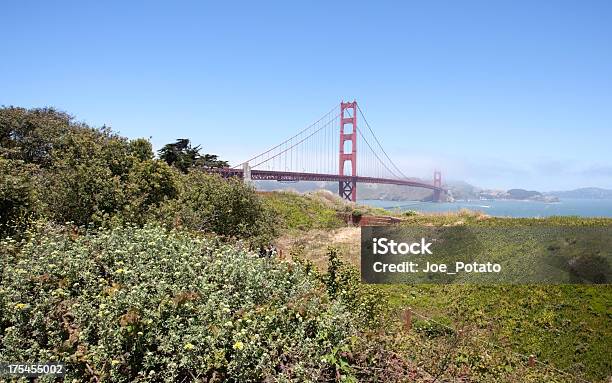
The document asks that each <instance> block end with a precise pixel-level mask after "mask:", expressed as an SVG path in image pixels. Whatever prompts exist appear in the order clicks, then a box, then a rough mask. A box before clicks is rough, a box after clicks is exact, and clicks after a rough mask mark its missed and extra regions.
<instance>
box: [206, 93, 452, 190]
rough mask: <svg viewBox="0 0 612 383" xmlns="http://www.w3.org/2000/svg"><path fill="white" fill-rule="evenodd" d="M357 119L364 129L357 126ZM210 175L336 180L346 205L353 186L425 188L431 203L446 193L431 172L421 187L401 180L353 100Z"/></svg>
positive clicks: (437, 175)
mask: <svg viewBox="0 0 612 383" xmlns="http://www.w3.org/2000/svg"><path fill="white" fill-rule="evenodd" d="M358 115H359V116H360V121H361V120H363V123H364V125H365V127H366V129H360V128H359V127H358V125H357V121H358V119H357V116H358ZM358 148H359V152H358V150H357V149H358ZM357 153H359V161H358V158H357ZM211 171H215V172H219V173H221V174H222V175H223V176H225V177H231V176H236V177H241V178H243V179H245V181H250V180H267V181H270V180H272V181H280V182H298V181H331V182H338V193H339V194H340V196H341V197H342V198H345V199H347V200H349V201H357V183H371V184H390V185H404V186H410V187H419V188H426V189H431V190H432V196H431V200H432V201H434V202H439V201H441V200H442V198H443V195H445V194H446V193H447V191H446V190H445V189H443V188H442V174H441V172H440V171H437V170H436V171H434V177H433V182H432V183H426V182H423V181H421V180H419V179H418V178H414V177H413V178H410V177H407V176H406V175H405V174H404V173H403V172H402V171H401V170H400V169H399V168H398V167H397V165H396V164H395V163H394V162H393V161H392V160H391V158H390V157H389V156H388V155H387V152H386V151H385V150H384V148H383V147H382V145H381V143H380V141H379V140H378V138H377V137H376V135H375V134H374V131H373V130H372V128H371V127H370V124H369V123H368V121H367V120H366V118H365V116H364V114H363V112H362V110H361V108H360V107H359V105H357V102H356V101H353V102H342V103H340V105H339V106H336V107H335V108H333V109H332V110H330V111H329V112H328V113H326V114H325V115H324V116H323V117H321V118H320V119H319V120H317V121H316V122H315V123H313V124H312V125H310V126H308V127H307V128H305V129H303V130H302V131H300V132H299V133H297V134H296V135H294V136H292V137H290V138H288V139H286V140H285V141H283V142H281V143H280V144H278V145H276V146H274V147H272V148H270V149H268V150H266V151H265V152H263V153H261V154H258V155H256V156H254V157H252V158H250V159H248V160H247V161H244V162H243V163H242V164H240V165H237V166H234V167H232V168H223V169H211Z"/></svg>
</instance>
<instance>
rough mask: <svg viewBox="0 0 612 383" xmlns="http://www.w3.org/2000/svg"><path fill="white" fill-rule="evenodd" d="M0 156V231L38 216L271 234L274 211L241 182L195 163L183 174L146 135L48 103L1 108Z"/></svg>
mask: <svg viewBox="0 0 612 383" xmlns="http://www.w3.org/2000/svg"><path fill="white" fill-rule="evenodd" d="M198 156H199V154H198ZM200 157H201V158H200ZM200 157H198V158H197V160H198V161H199V162H202V163H204V164H207V163H209V162H210V161H213V160H214V161H213V162H214V163H220V164H222V163H224V162H223V161H219V160H216V157H215V158H213V159H211V158H212V157H214V156H212V157H210V156H209V157H210V158H209V157H207V156H206V155H205V156H200ZM0 159H1V160H2V162H1V163H0V167H2V169H1V170H3V172H2V176H0V177H1V178H0V182H1V185H0V187H1V188H2V189H1V190H0V192H1V193H2V194H1V195H0V198H2V199H1V200H0V209H2V210H1V211H0V213H1V214H2V218H1V221H0V234H2V233H7V232H8V226H7V225H10V226H12V227H16V226H15V225H17V224H21V226H19V227H21V228H22V227H23V222H25V221H26V219H25V218H26V217H31V216H38V215H40V216H42V217H43V218H47V219H50V220H52V221H54V222H57V223H61V224H63V223H66V222H71V223H73V224H75V225H77V226H94V227H109V226H114V225H120V224H124V223H135V224H138V225H143V224H145V223H147V222H152V221H160V222H161V223H162V224H164V225H166V226H167V227H174V226H176V227H182V228H186V229H192V230H203V231H212V232H216V233H218V234H221V235H224V236H228V237H236V238H247V239H249V240H250V241H254V242H258V243H259V242H265V241H268V240H269V239H270V238H271V236H272V234H273V232H274V225H273V220H272V216H271V215H270V214H268V213H267V211H268V210H267V209H264V208H263V207H262V206H261V203H260V201H259V198H258V197H257V196H256V194H255V192H254V190H252V189H251V188H248V187H246V186H244V185H243V184H242V183H241V182H239V181H237V180H230V181H225V180H223V179H221V178H219V177H214V176H210V175H207V174H205V173H204V172H202V171H201V170H198V168H197V167H195V166H191V167H189V168H185V169H181V170H183V171H185V172H187V174H183V172H182V171H180V170H178V169H176V168H175V167H171V166H170V165H168V164H167V163H166V162H165V161H162V160H158V159H155V158H154V155H153V150H152V147H151V144H150V143H149V142H148V141H147V140H144V139H135V140H128V139H126V138H123V137H120V136H118V135H116V134H114V133H113V132H112V131H111V130H110V129H109V128H106V127H103V128H101V129H93V128H91V127H89V126H87V125H85V124H81V123H77V122H75V121H74V120H73V119H72V117H70V116H69V115H67V114H65V113H61V112H58V111H56V110H53V109H32V110H27V109H22V108H12V107H11V108H0ZM200 160H201V161H200ZM206 161H209V162H206ZM215 161H216V162H215ZM199 162H198V163H199ZM5 169H7V171H5ZM8 170H10V172H9V171H8ZM14 232H15V230H13V234H14Z"/></svg>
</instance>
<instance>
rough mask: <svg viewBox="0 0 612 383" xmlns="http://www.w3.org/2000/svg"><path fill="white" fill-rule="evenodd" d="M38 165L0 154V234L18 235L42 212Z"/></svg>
mask: <svg viewBox="0 0 612 383" xmlns="http://www.w3.org/2000/svg"><path fill="white" fill-rule="evenodd" d="M35 172H36V166H33V165H26V164H24V162H23V161H21V160H8V159H5V158H2V157H1V156H0V237H2V236H4V235H18V234H19V232H20V231H22V230H23V229H25V227H26V225H27V223H28V222H29V221H30V220H31V219H32V218H34V217H36V215H38V213H39V209H40V206H39V203H38V202H39V201H38V194H37V192H36V188H35V183H34V175H35Z"/></svg>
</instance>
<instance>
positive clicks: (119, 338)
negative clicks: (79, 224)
mask: <svg viewBox="0 0 612 383" xmlns="http://www.w3.org/2000/svg"><path fill="white" fill-rule="evenodd" d="M66 231H67V232H62V231H58V230H53V229H49V228H46V229H45V230H40V231H39V232H37V233H35V234H33V236H32V238H31V240H29V242H28V243H27V244H25V245H24V246H23V247H22V249H21V252H19V253H17V252H15V251H13V252H11V253H9V254H2V257H1V258H0V263H2V268H1V269H0V270H2V275H1V277H2V278H1V281H2V284H1V285H0V360H23V361H41V360H60V361H65V362H67V363H68V364H69V368H68V376H67V381H70V380H72V379H76V380H78V381H85V380H90V379H91V378H92V374H93V375H95V376H96V377H97V378H98V379H100V381H113V382H128V381H141V382H146V381H152V382H153V381H156V382H157V381H167V382H175V381H193V380H195V379H196V377H198V378H199V379H201V380H217V381H220V380H231V381H262V380H266V379H268V380H270V379H272V380H294V381H318V380H328V379H331V378H335V376H336V370H335V367H334V366H333V365H330V363H327V362H325V360H326V356H329V355H333V354H334V349H336V348H339V347H340V348H341V349H345V348H346V347H348V346H346V347H345V346H343V345H349V344H350V343H351V341H354V339H355V336H356V332H355V331H356V330H355V328H354V325H353V323H355V321H356V320H355V318H354V317H353V315H352V314H349V312H348V311H347V310H345V309H344V308H343V306H342V305H341V304H340V303H338V302H335V301H330V300H329V299H328V298H326V294H325V293H324V292H323V289H322V286H321V284H320V283H319V282H317V280H316V279H314V278H313V277H309V276H308V275H307V274H305V273H304V270H303V269H302V268H301V267H299V266H297V265H295V264H289V263H284V262H277V261H274V260H269V259H262V258H259V257H257V256H255V255H253V254H250V253H248V252H245V251H243V250H240V249H237V248H235V247H232V246H228V245H222V244H219V243H218V242H217V241H216V240H215V239H206V238H203V237H196V236H192V235H186V234H181V233H177V232H170V233H167V232H165V231H164V230H162V229H159V228H156V227H150V226H146V227H144V228H134V227H126V228H121V229H119V228H116V229H113V230H103V231H100V232H99V233H98V234H95V235H94V234H86V235H84V236H79V235H78V234H76V233H74V232H72V231H71V230H66ZM0 247H1V248H2V249H3V250H2V251H6V249H9V248H12V249H14V246H12V245H10V244H8V243H2V246H0ZM328 359H329V358H328ZM345 370H346V366H345V368H344V370H343V372H342V373H343V374H347V373H348V372H347V371H345Z"/></svg>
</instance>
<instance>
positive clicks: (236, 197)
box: [160, 170, 275, 244]
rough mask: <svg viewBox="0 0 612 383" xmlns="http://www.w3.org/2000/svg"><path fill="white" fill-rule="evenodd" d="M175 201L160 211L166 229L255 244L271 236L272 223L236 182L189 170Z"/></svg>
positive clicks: (252, 196) (253, 196)
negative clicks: (204, 233)
mask: <svg viewBox="0 0 612 383" xmlns="http://www.w3.org/2000/svg"><path fill="white" fill-rule="evenodd" d="M179 188H180V191H179V194H178V197H177V198H176V199H174V200H170V201H167V203H166V204H165V205H164V206H163V207H162V209H160V215H161V217H160V219H161V220H162V221H163V222H166V224H167V225H171V226H175V227H182V228H186V229H190V230H196V231H204V232H214V233H217V234H220V235H222V236H225V237H233V238H248V239H252V240H253V241H254V242H256V243H257V244H259V243H267V242H269V241H270V240H271V239H272V237H273V236H274V230H275V221H274V220H273V216H272V215H271V214H270V211H269V210H268V209H266V208H265V207H264V206H263V205H262V202H261V200H260V198H259V197H258V196H257V194H256V193H255V190H254V189H253V188H252V187H249V186H247V185H245V184H244V183H243V182H242V180H240V179H237V178H231V179H223V178H221V177H220V176H218V175H213V174H208V173H205V172H203V171H199V170H191V171H190V172H189V173H188V174H186V175H183V176H182V177H181V178H180V187H179Z"/></svg>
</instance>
